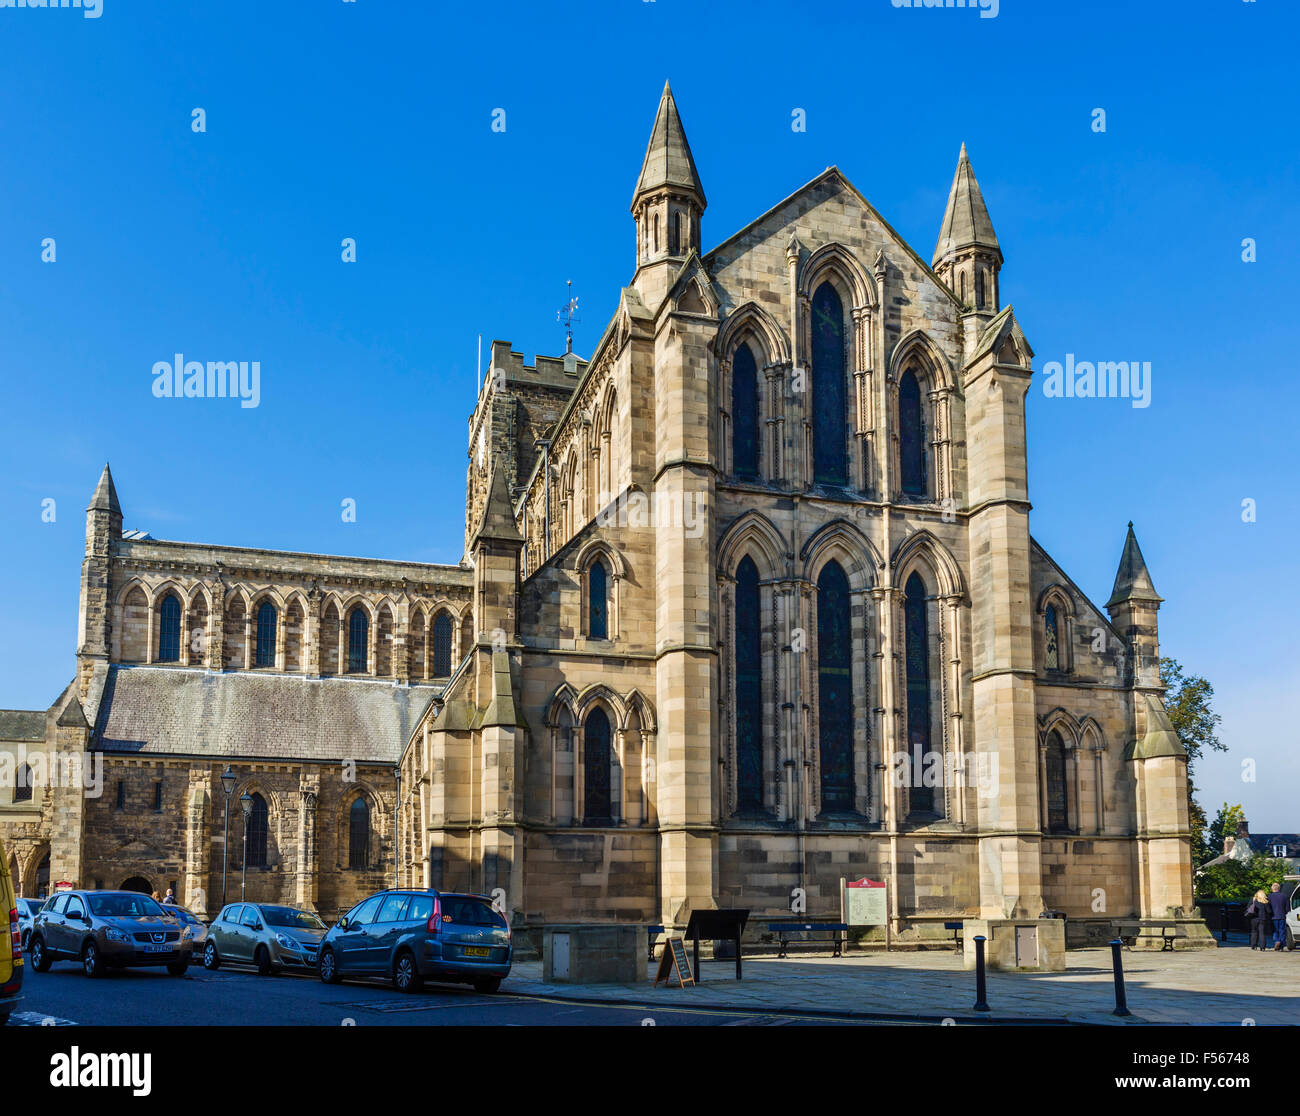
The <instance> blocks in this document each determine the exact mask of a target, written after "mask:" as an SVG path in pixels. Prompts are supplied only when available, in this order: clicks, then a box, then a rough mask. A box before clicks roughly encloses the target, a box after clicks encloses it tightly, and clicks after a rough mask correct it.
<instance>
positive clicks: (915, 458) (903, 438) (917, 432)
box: [898, 370, 926, 496]
mask: <svg viewBox="0 0 1300 1116" xmlns="http://www.w3.org/2000/svg"><path fill="white" fill-rule="evenodd" d="M898 441H899V464H900V467H901V474H902V475H901V477H900V481H901V487H902V489H903V491H904V492H905V493H907V494H908V495H909V496H924V495H925V472H926V470H925V410H924V408H923V407H922V406H921V385H920V383H919V382H918V381H917V378H916V373H915V372H912V371H911V370H909V371H907V372H904V373H903V378H902V379H901V380H899V382H898Z"/></svg>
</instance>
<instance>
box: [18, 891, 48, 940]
mask: <svg viewBox="0 0 1300 1116" xmlns="http://www.w3.org/2000/svg"><path fill="white" fill-rule="evenodd" d="M44 905H45V900H44V899H19V900H18V932H19V934H21V935H22V939H23V949H26V948H27V942H28V939H29V938H31V936H32V923H33V922H34V921H35V920H36V915H37V913H38V912H39V911H40V909H41V907H43V906H44Z"/></svg>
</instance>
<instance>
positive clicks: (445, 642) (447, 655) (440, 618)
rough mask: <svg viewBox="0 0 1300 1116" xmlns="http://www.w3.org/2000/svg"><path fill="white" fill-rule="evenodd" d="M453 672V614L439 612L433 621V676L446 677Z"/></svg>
mask: <svg viewBox="0 0 1300 1116" xmlns="http://www.w3.org/2000/svg"><path fill="white" fill-rule="evenodd" d="M449 674H451V615H450V614H449V613H447V612H440V613H438V615H437V617H436V618H435V620H434V621H433V676H434V678H446V677H447V676H448V675H449Z"/></svg>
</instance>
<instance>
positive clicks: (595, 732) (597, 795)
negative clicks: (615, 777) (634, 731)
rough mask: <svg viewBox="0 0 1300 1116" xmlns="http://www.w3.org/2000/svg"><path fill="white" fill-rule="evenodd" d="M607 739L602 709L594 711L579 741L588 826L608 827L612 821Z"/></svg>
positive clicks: (583, 808)
mask: <svg viewBox="0 0 1300 1116" xmlns="http://www.w3.org/2000/svg"><path fill="white" fill-rule="evenodd" d="M609 740H610V731H609V718H608V717H607V716H606V715H605V711H604V710H603V709H599V708H598V709H593V710H592V712H591V715H590V716H589V717H588V718H587V724H586V726H585V728H584V732H583V738H582V812H583V821H584V822H585V823H586V824H587V825H611V824H612V823H613V820H614V818H613V809H612V799H611V797H610V779H609V764H610V743H609Z"/></svg>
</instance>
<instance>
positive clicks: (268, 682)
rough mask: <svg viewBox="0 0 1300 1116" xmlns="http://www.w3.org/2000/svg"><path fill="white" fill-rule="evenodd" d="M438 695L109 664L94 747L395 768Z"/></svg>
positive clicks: (344, 682)
mask: <svg viewBox="0 0 1300 1116" xmlns="http://www.w3.org/2000/svg"><path fill="white" fill-rule="evenodd" d="M437 692H438V691H437V688H436V687H433V686H395V685H393V684H392V683H389V682H378V681H376V682H371V681H364V680H361V679H351V678H324V679H313V678H302V677H299V676H294V675H283V674H252V673H242V672H235V673H231V674H220V673H209V672H207V671H202V670H180V669H173V668H167V667H148V666H136V667H123V666H113V667H110V668H109V670H108V678H107V682H106V684H105V687H104V694H103V698H102V700H101V701H100V703H99V713H98V717H97V718H96V725H95V747H97V748H102V749H103V750H104V751H105V752H109V753H134V754H144V755H187V756H214V757H223V758H224V757H226V756H230V757H245V758H259V759H273V760H274V759H284V760H311V761H336V760H345V759H352V760H356V761H358V762H363V763H365V762H369V763H394V764H395V763H396V762H397V760H398V758H399V757H400V756H401V754H402V749H403V747H404V746H405V744H406V741H407V739H408V738H409V737H410V735H411V733H412V732H413V731H414V730H415V726H416V725H417V724H418V723H419V720H420V717H421V716H422V715H423V713H424V711H425V709H426V708H427V707H428V705H429V703H430V702H431V701H432V700H433V697H434V695H435V694H436V693H437Z"/></svg>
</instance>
